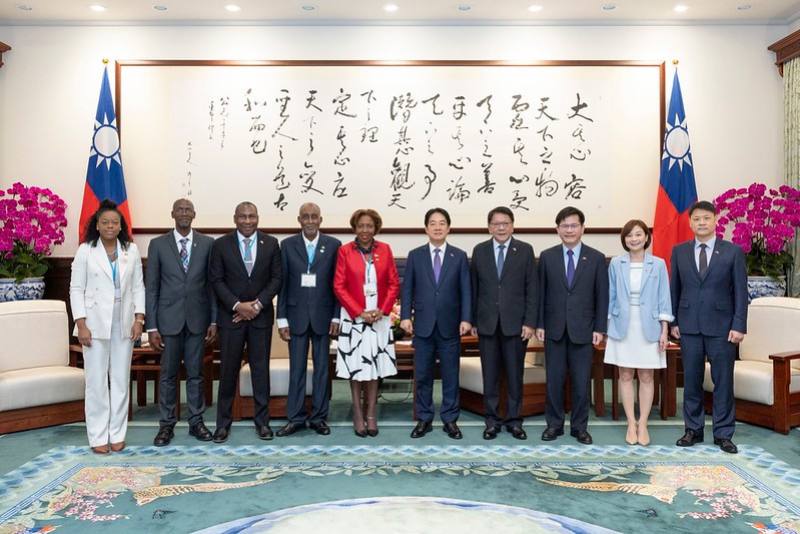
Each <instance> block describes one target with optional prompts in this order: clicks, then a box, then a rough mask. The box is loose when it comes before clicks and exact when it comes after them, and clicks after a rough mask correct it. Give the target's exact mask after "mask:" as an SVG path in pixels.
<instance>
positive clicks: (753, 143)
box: [0, 26, 789, 256]
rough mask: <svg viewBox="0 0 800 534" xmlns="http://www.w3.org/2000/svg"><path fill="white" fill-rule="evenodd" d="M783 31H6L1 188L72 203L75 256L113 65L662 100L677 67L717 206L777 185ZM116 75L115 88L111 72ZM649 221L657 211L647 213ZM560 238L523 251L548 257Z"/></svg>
mask: <svg viewBox="0 0 800 534" xmlns="http://www.w3.org/2000/svg"><path fill="white" fill-rule="evenodd" d="M788 30H789V28H788V26H675V27H655V26H633V27H608V26H605V27H544V26H535V27H393V26H381V27H376V26H371V27H235V26H228V27H133V26H125V27H52V26H51V27H18V26H0V41H2V42H5V43H7V44H9V45H10V46H11V47H12V48H13V50H11V51H10V52H8V53H6V54H4V56H3V59H4V61H5V63H6V64H5V66H3V67H2V68H0V186H2V187H4V188H5V187H7V186H8V185H9V184H10V183H12V182H13V181H16V180H22V181H24V182H25V183H28V184H37V185H47V186H49V187H51V188H53V189H54V190H55V191H56V192H57V193H58V194H60V195H61V196H62V197H64V199H65V200H66V201H67V203H68V204H69V210H68V218H69V220H70V223H71V224H70V227H69V228H68V230H67V233H68V239H67V243H66V244H65V245H64V246H63V247H60V248H59V249H58V250H57V251H56V255H61V256H69V255H71V254H72V253H73V252H74V250H75V248H76V246H77V237H76V234H77V230H76V228H75V224H76V221H77V218H78V215H79V212H80V202H81V198H82V193H83V186H84V180H85V173H86V162H87V157H88V150H89V145H90V139H91V134H92V127H93V119H94V113H95V107H96V105H97V95H98V91H99V87H100V77H101V73H102V64H101V59H102V58H104V57H107V58H109V59H111V61H112V64H113V61H114V60H115V59H508V60H535V59H584V60H587V59H615V60H624V59H641V60H662V61H667V62H668V69H667V95H669V90H670V86H671V81H672V68H671V63H669V62H671V60H672V59H678V60H680V78H681V87H682V90H683V97H684V103H685V105H686V112H687V117H688V126H689V133H690V137H691V141H692V150H693V156H694V162H695V175H696V177H697V182H698V194H699V195H700V196H701V197H703V198H712V197H714V196H716V195H717V194H719V193H721V192H722V191H724V190H725V189H727V188H729V187H735V186H742V185H746V184H749V183H750V182H752V181H754V180H759V181H763V182H766V183H768V184H779V183H782V180H783V118H782V114H783V95H782V81H781V78H780V77H779V76H778V73H777V69H776V68H775V66H774V55H773V54H772V53H771V52H769V51H768V50H767V46H769V45H770V44H771V43H773V42H775V41H777V40H778V39H780V38H782V37H784V36H785V35H787V34H788V33H789V31H788ZM110 74H111V75H112V84H113V69H112V71H111V73H110ZM123 164H124V154H123ZM127 185H128V188H129V189H130V188H133V187H136V184H131V183H128V184H127ZM654 202H655V199H654ZM375 207H376V208H380V206H375ZM199 209H202V207H199ZM262 209H263V208H262ZM134 211H135V207H134ZM651 212H652V207H648V208H647V209H646V211H645V213H651ZM623 223H624V221H620V226H621V225H622V224H623ZM137 224H141V221H137ZM410 224H416V221H414V222H412V223H410ZM588 224H589V225H590V224H591V221H588ZM339 225H340V224H336V226H339ZM484 237H485V235H479V236H478V235H474V236H464V235H459V236H455V237H454V238H453V242H454V243H455V244H457V245H460V246H462V247H465V248H471V247H472V245H473V244H474V243H476V242H477V241H479V240H480V239H483V238H484ZM554 237H555V236H531V237H530V239H528V240H529V241H531V242H532V243H533V244H534V246H535V247H536V249H537V250H541V249H542V248H543V247H544V246H547V245H549V244H551V243H553V241H554ZM385 239H386V240H387V241H389V242H390V243H392V245H393V246H394V248H395V249H396V250H395V253H396V254H397V255H398V256H405V254H406V252H407V250H408V249H409V248H410V247H411V246H412V245H414V244H417V243H419V242H420V241H422V239H421V236H418V235H406V236H385ZM137 241H138V242H140V245H145V244H146V242H147V241H148V237H147V236H137ZM586 241H587V242H588V243H590V244H592V245H594V246H597V247H598V248H600V249H601V250H603V251H604V252H606V253H608V254H615V253H617V252H618V251H619V245H618V243H619V242H618V240H617V239H616V238H615V237H612V236H603V237H597V236H588V237H587V238H586Z"/></svg>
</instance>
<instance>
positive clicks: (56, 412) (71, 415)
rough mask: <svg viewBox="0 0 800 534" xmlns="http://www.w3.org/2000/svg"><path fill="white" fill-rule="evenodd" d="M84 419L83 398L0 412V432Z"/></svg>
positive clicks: (62, 423)
mask: <svg viewBox="0 0 800 534" xmlns="http://www.w3.org/2000/svg"><path fill="white" fill-rule="evenodd" d="M83 420H84V406H83V400H77V401H70V402H59V403H56V404H47V405H44V406H34V407H32V408H20V409H18V410H8V411H5V412H0V434H8V433H9V432H19V431H20V430H31V429H34V428H43V427H46V426H55V425H64V424H67V423H77V422H79V421H83Z"/></svg>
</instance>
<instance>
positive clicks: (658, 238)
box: [653, 71, 697, 269]
mask: <svg viewBox="0 0 800 534" xmlns="http://www.w3.org/2000/svg"><path fill="white" fill-rule="evenodd" d="M695 202H697V187H696V186H695V182H694V167H693V166H692V151H691V146H690V145H689V130H688V129H687V128H686V113H684V110H683V97H682V96H681V86H680V83H679V82H678V72H677V71H676V72H675V78H674V80H673V82H672V95H671V96H670V100H669V111H668V112H667V125H666V132H665V133H664V152H663V154H662V156H661V179H660V184H659V188H658V199H657V200H656V216H655V221H654V223H653V254H654V255H655V256H659V257H661V258H663V259H664V261H666V262H667V269H669V267H670V258H671V256H672V247H673V246H675V245H677V244H678V243H681V242H683V241H688V240H689V239H692V237H694V234H693V233H692V230H691V229H690V228H689V208H690V207H691V206H692V204H694V203H695Z"/></svg>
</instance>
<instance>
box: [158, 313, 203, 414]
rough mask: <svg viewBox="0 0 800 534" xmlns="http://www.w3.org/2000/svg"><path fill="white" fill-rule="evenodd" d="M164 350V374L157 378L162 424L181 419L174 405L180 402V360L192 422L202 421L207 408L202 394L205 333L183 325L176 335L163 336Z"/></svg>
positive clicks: (162, 361) (162, 369) (162, 366)
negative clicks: (184, 374) (183, 370)
mask: <svg viewBox="0 0 800 534" xmlns="http://www.w3.org/2000/svg"><path fill="white" fill-rule="evenodd" d="M162 339H163V341H164V352H162V353H161V373H160V374H159V381H158V388H159V389H158V407H159V410H160V411H161V420H160V421H159V425H160V426H162V427H167V426H168V427H173V426H175V423H176V422H177V421H178V418H177V417H176V415H175V405H176V404H177V403H178V402H179V399H178V398H177V397H178V391H177V389H176V385H177V377H178V372H179V371H180V368H181V360H183V365H184V367H185V368H186V402H187V403H188V405H189V425H190V426H191V425H196V424H197V423H202V422H203V412H204V411H205V409H206V405H205V397H204V395H203V346H204V342H203V340H204V339H205V332H203V333H202V334H193V333H191V332H190V331H189V329H188V328H187V327H186V326H185V325H184V327H183V330H182V331H181V332H180V333H179V334H178V335H175V336H162Z"/></svg>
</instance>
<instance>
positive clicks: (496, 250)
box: [492, 237, 513, 265]
mask: <svg viewBox="0 0 800 534" xmlns="http://www.w3.org/2000/svg"><path fill="white" fill-rule="evenodd" d="M512 239H513V238H512V237H509V238H508V239H507V240H506V242H505V243H500V242H498V241H497V239H494V238H492V246H493V247H494V264H495V265H497V256H498V255H499V254H500V245H504V246H505V248H504V249H503V261H505V260H507V259H508V249H509V247H510V246H511V240H512Z"/></svg>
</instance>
